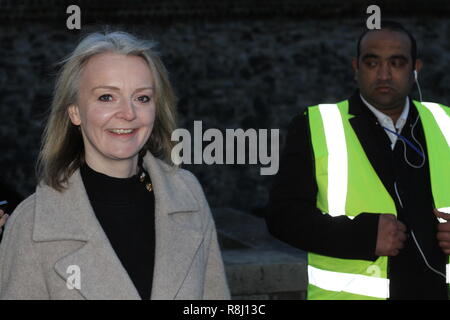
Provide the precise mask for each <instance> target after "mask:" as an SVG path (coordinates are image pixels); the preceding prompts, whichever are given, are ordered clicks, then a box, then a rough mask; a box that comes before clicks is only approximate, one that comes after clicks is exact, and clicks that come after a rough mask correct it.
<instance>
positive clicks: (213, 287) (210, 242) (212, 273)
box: [203, 219, 230, 300]
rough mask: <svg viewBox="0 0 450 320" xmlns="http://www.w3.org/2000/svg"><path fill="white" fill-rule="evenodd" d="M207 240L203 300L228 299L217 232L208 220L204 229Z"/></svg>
mask: <svg viewBox="0 0 450 320" xmlns="http://www.w3.org/2000/svg"><path fill="white" fill-rule="evenodd" d="M205 240H206V241H207V242H206V243H207V247H206V250H207V251H206V253H207V255H206V256H207V261H206V274H205V283H204V286H203V299H204V300H229V299H230V290H229V288H228V283H227V278H226V275H225V268H224V265H223V260H222V255H221V252H220V248H219V244H218V241H217V232H216V228H215V226H214V221H212V219H211V221H210V223H209V226H208V228H207V231H206V236H205Z"/></svg>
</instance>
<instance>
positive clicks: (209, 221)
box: [185, 171, 230, 300]
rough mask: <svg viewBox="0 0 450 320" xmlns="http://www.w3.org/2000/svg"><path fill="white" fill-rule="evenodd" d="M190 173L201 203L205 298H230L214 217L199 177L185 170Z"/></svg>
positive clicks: (196, 195) (191, 183) (192, 184)
mask: <svg viewBox="0 0 450 320" xmlns="http://www.w3.org/2000/svg"><path fill="white" fill-rule="evenodd" d="M185 172H186V173H187V174H188V175H189V177H190V178H189V180H190V181H189V183H190V185H191V186H193V190H194V191H195V192H194V193H195V197H196V198H197V200H198V201H199V203H200V206H201V212H202V214H203V215H202V219H203V225H204V228H203V230H204V231H203V234H204V247H203V248H204V256H205V277H204V284H203V300H229V299H230V290H229V287H228V282H227V278H226V274H225V267H224V264H223V260H222V254H221V251H220V247H219V242H218V240H217V231H216V226H215V223H214V219H213V216H212V213H211V209H210V208H209V204H208V201H207V200H206V197H205V194H204V192H203V189H202V187H201V185H200V183H199V182H198V180H197V178H196V177H195V176H194V175H193V174H192V173H190V172H189V171H185Z"/></svg>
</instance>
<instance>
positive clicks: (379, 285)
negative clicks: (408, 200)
mask: <svg viewBox="0 0 450 320" xmlns="http://www.w3.org/2000/svg"><path fill="white" fill-rule="evenodd" d="M308 279H309V283H310V284H312V285H314V286H316V287H319V288H321V289H324V290H328V291H337V292H341V291H343V292H347V293H352V294H359V295H363V296H369V297H374V298H380V299H388V298H389V279H383V278H377V277H371V276H364V275H360V274H352V273H342V272H334V271H327V270H322V269H318V268H314V267H312V266H308Z"/></svg>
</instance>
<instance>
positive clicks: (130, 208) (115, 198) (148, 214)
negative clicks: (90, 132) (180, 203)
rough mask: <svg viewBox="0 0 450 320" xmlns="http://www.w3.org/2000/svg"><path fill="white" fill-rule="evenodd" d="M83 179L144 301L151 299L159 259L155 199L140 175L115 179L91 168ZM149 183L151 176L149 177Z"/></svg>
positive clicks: (113, 243) (93, 203)
mask: <svg viewBox="0 0 450 320" xmlns="http://www.w3.org/2000/svg"><path fill="white" fill-rule="evenodd" d="M80 172H81V177H82V179H83V183H84V186H85V188H86V191H87V194H88V197H89V200H90V202H91V205H92V208H93V209H94V212H95V215H96V217H97V219H98V221H99V222H100V225H101V226H102V228H103V230H104V232H105V234H106V236H107V237H108V239H109V242H110V243H111V245H112V247H113V249H114V251H115V252H116V254H117V256H118V257H119V259H120V261H121V263H122V265H123V267H124V268H125V270H126V271H127V272H128V275H129V276H130V278H131V280H132V282H133V283H134V286H135V287H136V289H137V291H138V292H139V295H140V296H141V298H142V299H150V296H151V290H152V280H153V268H154V260H155V198H154V194H153V191H152V192H149V191H147V189H146V188H145V184H144V183H142V182H140V181H139V177H138V175H134V176H132V177H130V178H113V177H110V176H107V175H104V174H102V173H99V172H96V171H94V170H93V169H91V168H90V167H89V166H88V165H86V164H85V165H83V166H81V168H80ZM147 180H148V182H149V175H148V174H147Z"/></svg>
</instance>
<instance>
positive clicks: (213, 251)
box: [0, 153, 230, 300]
mask: <svg viewBox="0 0 450 320" xmlns="http://www.w3.org/2000/svg"><path fill="white" fill-rule="evenodd" d="M144 167H145V168H146V170H147V171H148V172H149V174H150V177H151V180H152V183H153V187H154V192H155V232H156V237H155V240H156V245H155V267H154V274H153V287H152V295H151V299H165V300H170V299H187V300H190V299H229V297H230V294H229V289H228V285H227V281H226V277H225V271H224V266H223V262H222V257H221V253H220V250H219V246H218V242H217V235H216V229H215V226H214V221H213V219H212V215H211V212H210V209H209V206H208V203H207V201H206V199H205V196H204V194H203V191H202V188H201V186H200V184H199V183H198V181H197V179H196V178H195V177H194V176H193V175H192V174H191V173H190V172H188V171H186V170H183V169H177V168H172V167H170V166H168V165H167V164H165V163H163V162H162V161H160V160H158V159H156V158H154V157H153V156H152V155H151V154H150V153H147V155H146V156H145V158H144ZM124 223H126V217H124ZM124 236H126V235H124ZM0 299H140V297H139V294H138V292H137V290H136V288H135V286H134V285H133V283H132V281H131V279H130V277H129V276H128V274H127V272H126V271H125V269H124V267H123V266H122V264H121V262H120V260H119V259H118V257H117V255H116V254H115V252H114V250H113V248H112V246H111V244H110V243H109V241H108V238H107V237H106V235H105V233H104V231H103V229H102V228H101V226H100V224H99V222H98V220H97V218H96V217H95V214H94V212H93V209H92V207H91V205H90V203H89V200H88V196H87V194H86V190H85V188H84V185H83V182H82V179H81V176H80V172H79V170H77V171H76V172H75V173H74V174H73V175H72V176H71V177H70V179H69V184H68V189H67V190H65V191H64V192H62V193H60V192H58V191H56V190H54V189H53V188H50V187H48V186H46V185H39V186H38V187H37V188H36V192H35V193H34V194H33V195H31V196H30V197H28V198H27V199H26V200H24V201H23V202H22V203H21V204H20V205H19V206H18V207H17V209H16V210H15V211H14V212H13V214H12V215H11V217H10V219H9V220H8V222H7V224H6V229H5V234H4V239H3V241H2V243H1V246H0Z"/></svg>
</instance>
